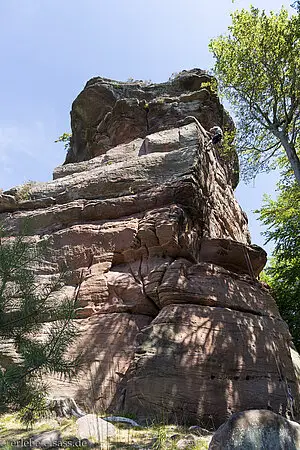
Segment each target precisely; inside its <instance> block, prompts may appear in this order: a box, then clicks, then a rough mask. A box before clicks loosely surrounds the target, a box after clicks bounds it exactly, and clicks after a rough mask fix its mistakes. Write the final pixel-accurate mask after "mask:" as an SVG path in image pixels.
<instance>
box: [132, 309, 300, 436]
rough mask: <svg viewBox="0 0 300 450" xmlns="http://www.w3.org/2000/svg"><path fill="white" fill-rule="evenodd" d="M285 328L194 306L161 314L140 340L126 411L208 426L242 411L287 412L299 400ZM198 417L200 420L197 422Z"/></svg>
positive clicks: (277, 323)
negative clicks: (291, 400)
mask: <svg viewBox="0 0 300 450" xmlns="http://www.w3.org/2000/svg"><path fill="white" fill-rule="evenodd" d="M289 340H290V335H289V332H288V328H287V326H286V324H285V323H284V322H283V321H278V319H271V318H269V317H259V316H257V315H255V314H249V313H242V312H239V311H233V310H231V309H228V308H216V307H207V306H199V305H193V304H181V305H169V306H166V307H164V308H163V309H162V310H161V311H160V313H159V315H158V316H157V317H156V318H155V319H154V320H153V321H152V322H151V324H150V325H149V326H148V327H147V328H145V329H143V330H142V332H141V333H140V334H139V336H138V342H139V346H138V348H137V349H136V352H135V359H134V361H133V362H132V364H131V368H130V375H129V377H128V382H127V387H126V395H125V405H124V407H125V411H131V412H132V413H134V414H136V416H137V417H139V419H140V420H151V419H154V420H159V419H162V418H164V420H165V421H169V422H172V421H176V420H177V421H178V422H180V423H190V422H195V421H197V418H198V420H201V422H202V423H203V424H205V425H206V426H209V427H212V426H216V425H219V424H221V423H222V422H223V421H224V417H226V416H227V415H228V414H232V413H234V412H236V411H240V410H244V409H245V408H262V409H263V408H265V409H266V408H267V407H270V408H272V409H273V411H275V412H279V411H282V412H283V413H284V412H285V411H286V410H287V408H288V398H287V395H286V383H288V385H289V387H290V389H291V392H292V395H293V397H294V398H295V399H296V398H297V395H298V393H297V385H296V378H295V374H294V370H293V365H292V361H291V358H290V354H289V349H288V342H289ZM200 418H201V419H200Z"/></svg>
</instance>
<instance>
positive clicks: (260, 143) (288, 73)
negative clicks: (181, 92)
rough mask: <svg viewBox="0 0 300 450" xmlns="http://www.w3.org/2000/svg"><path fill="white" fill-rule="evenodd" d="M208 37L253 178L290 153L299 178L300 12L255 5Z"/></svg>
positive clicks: (240, 147)
mask: <svg viewBox="0 0 300 450" xmlns="http://www.w3.org/2000/svg"><path fill="white" fill-rule="evenodd" d="M231 17H232V25H231V26H230V27H229V33H228V35H224V36H219V37H217V38H216V39H213V40H212V41H211V42H210V50H211V51H212V53H213V55H214V57H215V60H216V64H215V69H214V72H215V74H216V77H217V79H218V81H219V88H220V90H221V92H222V93H223V94H224V95H225V96H226V97H227V98H228V100H229V101H230V103H231V104H232V106H233V108H234V112H235V114H236V117H237V150H238V152H239V154H240V156H241V161H242V169H243V170H244V174H246V176H248V177H249V178H250V177H252V176H254V175H255V174H256V173H257V172H258V171H262V170H269V169H270V168H274V166H275V165H276V164H277V161H276V157H280V156H281V157H282V155H283V154H285V155H286V156H287V159H288V162H289V164H290V166H291V168H292V170H293V173H294V176H295V177H296V180H297V182H298V184H300V161H299V146H300V77H299V73H300V14H294V15H292V16H291V17H289V15H288V12H287V10H286V9H284V8H282V9H281V11H280V12H279V13H278V14H275V13H274V12H271V13H270V15H267V14H266V13H265V12H264V11H262V12H261V11H259V10H258V9H257V8H254V7H251V8H250V10H249V11H247V10H244V9H242V10H241V11H236V12H234V13H233V14H232V15H231Z"/></svg>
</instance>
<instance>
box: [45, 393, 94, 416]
mask: <svg viewBox="0 0 300 450" xmlns="http://www.w3.org/2000/svg"><path fill="white" fill-rule="evenodd" d="M47 406H48V408H49V410H50V411H51V412H54V413H55V415H56V417H67V418H70V417H72V416H75V417H82V416H85V414H86V413H85V412H83V411H82V410H81V409H80V408H79V407H78V406H77V404H76V402H75V400H74V399H73V398H70V397H56V398H49V399H48V402H47Z"/></svg>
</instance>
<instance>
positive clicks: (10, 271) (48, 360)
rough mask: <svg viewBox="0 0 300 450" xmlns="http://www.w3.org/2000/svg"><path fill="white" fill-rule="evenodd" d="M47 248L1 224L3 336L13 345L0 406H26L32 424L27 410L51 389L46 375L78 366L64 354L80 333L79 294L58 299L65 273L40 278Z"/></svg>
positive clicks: (1, 371)
mask: <svg viewBox="0 0 300 450" xmlns="http://www.w3.org/2000/svg"><path fill="white" fill-rule="evenodd" d="M45 251H46V249H45V246H44V245H42V244H40V245H38V244H32V243H30V241H29V238H26V237H25V236H23V235H20V236H17V237H10V236H8V235H7V234H6V233H5V231H4V230H3V228H0V339H1V340H3V341H5V342H9V343H10V345H11V350H10V351H9V352H8V353H7V352H5V351H3V350H2V351H1V353H0V407H1V410H2V412H4V411H6V410H9V409H12V410H17V409H20V408H25V407H27V409H25V410H24V409H23V413H22V414H23V418H26V417H27V418H28V420H29V422H30V420H31V419H30V417H29V416H28V411H29V410H28V408H29V409H30V408H31V409H32V408H33V405H36V407H35V408H33V409H35V410H38V409H40V406H41V402H42V400H41V396H42V398H43V397H44V396H45V395H46V393H47V386H46V385H45V383H44V382H43V376H44V375H46V374H50V373H55V374H59V375H61V376H65V377H72V376H74V375H75V374H76V370H77V368H78V364H79V361H78V359H77V358H74V359H70V358H68V357H67V356H66V352H67V350H68V349H69V346H70V345H71V344H72V343H73V342H74V340H75V339H76V337H77V328H76V325H75V323H74V320H73V319H74V318H75V314H76V309H77V307H78V304H77V295H74V298H63V299H62V298H59V296H58V291H59V290H60V289H61V287H62V286H63V285H64V281H65V274H64V273H62V274H61V275H60V276H59V277H55V278H53V279H51V280H49V281H48V282H42V281H41V280H38V279H37V278H36V275H35V271H36V270H37V269H38V267H39V265H40V264H41V263H42V256H43V253H44V252H45ZM76 292H78V290H77V291H76ZM45 322H46V324H45ZM13 354H14V355H13ZM38 404H39V405H40V406H39V407H37V405H38ZM32 417H34V415H33V416H32ZM26 420H27V419H26Z"/></svg>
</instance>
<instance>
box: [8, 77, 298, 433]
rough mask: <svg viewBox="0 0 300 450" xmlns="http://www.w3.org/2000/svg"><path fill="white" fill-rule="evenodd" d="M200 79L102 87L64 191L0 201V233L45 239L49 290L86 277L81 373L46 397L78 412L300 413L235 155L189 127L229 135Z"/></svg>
mask: <svg viewBox="0 0 300 450" xmlns="http://www.w3.org/2000/svg"><path fill="white" fill-rule="evenodd" d="M211 82H212V79H211V77H210V76H208V75H207V74H206V73H205V72H203V71H201V70H199V69H194V70H192V71H183V72H182V73H181V74H179V75H178V76H177V77H175V79H174V80H172V81H169V82H167V83H162V84H157V85H149V86H146V85H144V84H143V83H140V82H135V83H121V82H116V81H113V80H108V79H105V78H93V79H92V80H90V81H89V82H88V83H87V85H86V86H85V88H84V90H83V91H82V92H81V93H80V94H79V96H78V97H77V99H76V100H75V101H74V103H73V106H72V112H71V120H72V133H73V137H72V148H71V149H70V151H69V152H68V155H67V158H66V161H65V164H63V165H62V166H60V167H58V168H57V169H55V171H54V180H53V181H51V182H48V183H35V184H30V186H28V185H27V186H17V187H16V188H12V189H10V190H9V191H6V192H4V193H3V194H2V195H1V196H0V212H1V214H0V220H1V221H2V222H3V223H4V225H5V226H6V227H7V228H8V229H9V230H10V231H11V232H12V233H18V232H19V231H20V229H21V228H22V224H23V223H24V221H25V220H26V222H27V226H28V227H29V230H30V234H31V236H32V239H33V240H35V241H38V240H40V239H45V240H47V241H48V244H49V250H48V252H47V254H46V255H45V258H44V261H43V264H42V265H41V267H40V268H39V272H38V273H37V276H38V279H39V280H40V281H41V283H42V282H43V281H44V280H47V279H48V278H49V277H50V276H52V275H55V274H56V273H58V271H59V269H60V267H61V266H62V265H64V264H66V265H67V266H68V267H69V268H70V270H71V271H72V275H71V276H70V277H69V280H68V285H67V286H65V287H64V289H63V290H62V293H61V294H62V295H64V294H68V293H71V292H72V291H73V288H74V286H76V284H77V283H78V280H79V278H80V274H81V272H82V270H83V271H84V274H85V279H84V282H83V284H82V286H81V289H80V302H81V307H80V310H79V311H78V323H79V324H80V328H81V330H82V334H81V337H80V339H79V341H78V343H77V349H76V351H78V352H79V353H81V355H82V358H83V362H84V368H83V371H82V373H81V374H80V377H79V378H78V379H77V380H73V382H72V383H69V384H67V383H66V382H64V381H62V380H57V379H53V380H52V392H53V393H54V394H57V395H70V396H72V397H74V398H75V399H76V400H77V401H78V403H79V405H80V406H81V407H82V408H83V409H88V408H90V409H91V410H92V411H94V408H96V409H97V408H98V409H99V410H111V411H113V412H119V413H123V412H124V411H127V412H131V413H132V414H136V416H137V417H138V418H139V420H143V419H144V420H151V419H158V418H162V417H163V418H164V420H165V421H167V420H176V421H177V422H185V421H189V422H193V423H198V422H199V421H202V422H204V423H205V425H208V426H211V425H217V424H219V423H222V422H223V421H224V420H225V419H226V417H227V416H228V415H229V414H230V413H232V412H235V411H239V410H241V409H249V408H267V407H269V408H272V409H273V410H274V411H275V412H279V411H281V412H283V413H284V412H285V411H286V409H287V408H288V395H287V389H288V388H289V389H290V390H291V392H292V395H293V397H294V399H295V402H296V403H297V401H298V388H297V385H296V377H295V372H294V368H293V364H292V360H291V355H290V351H289V343H290V341H291V336H290V334H289V331H288V329H287V326H286V324H285V323H284V322H283V321H282V319H281V317H280V315H279V313H278V309H277V306H276V304H275V302H274V300H273V298H272V297H271V296H270V293H269V291H268V289H267V288H266V287H265V286H264V285H263V284H261V283H260V282H259V281H258V280H257V275H258V274H259V272H260V271H261V270H262V268H263V267H264V265H265V263H266V253H265V252H264V251H263V250H262V249H260V248H258V247H257V246H254V245H251V241H250V235H249V231H248V227H247V218H246V215H245V213H244V212H243V211H242V210H241V208H240V207H239V205H238V203H237V201H236V199H235V197H234V192H233V189H234V188H235V186H236V184H237V181H238V165H237V157H236V154H235V152H234V150H233V149H232V151H231V152H229V153H228V152H226V154H224V152H223V151H222V147H221V146H220V147H214V146H213V145H212V144H211V142H210V140H209V137H208V136H207V135H205V134H203V133H202V132H201V131H200V130H199V129H198V127H197V125H196V123H195V122H194V120H193V119H189V120H185V118H186V116H190V115H192V116H195V117H196V118H197V119H198V120H199V121H200V122H201V124H202V126H204V128H205V129H207V130H208V129H209V128H211V127H212V126H214V125H219V126H221V127H222V128H223V129H224V130H228V131H231V130H233V128H234V125H233V122H232V120H231V119H230V117H229V116H228V114H227V113H226V112H225V111H224V109H223V107H222V105H221V104H220V102H219V99H218V97H217V96H216V94H215V93H214V91H213V89H211V86H212V83H211Z"/></svg>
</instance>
